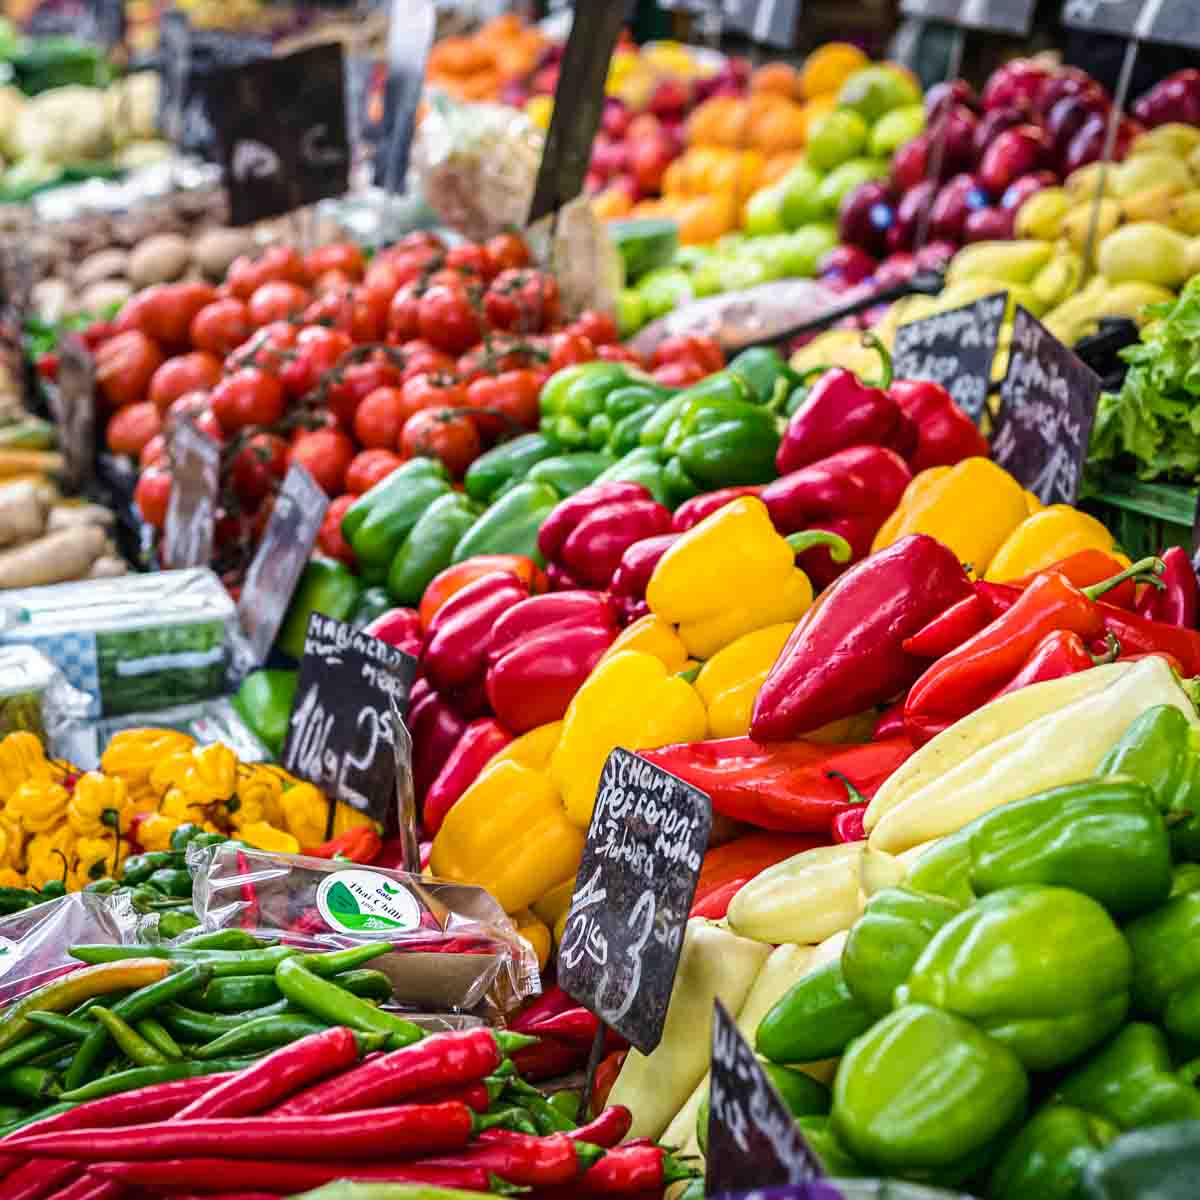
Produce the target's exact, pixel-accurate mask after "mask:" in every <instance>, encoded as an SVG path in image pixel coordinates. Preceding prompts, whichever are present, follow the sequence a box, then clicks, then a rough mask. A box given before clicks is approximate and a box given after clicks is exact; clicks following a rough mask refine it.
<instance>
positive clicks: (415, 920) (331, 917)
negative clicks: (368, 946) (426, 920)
mask: <svg viewBox="0 0 1200 1200" xmlns="http://www.w3.org/2000/svg"><path fill="white" fill-rule="evenodd" d="M317 909H318V911H319V912H320V914H321V916H322V917H324V918H325V923H326V924H327V925H329V927H330V928H331V929H335V930H337V931H338V932H339V933H392V932H395V931H397V930H399V931H400V932H405V931H407V930H409V929H416V928H417V927H418V926H419V925H420V924H421V906H420V905H419V904H418V903H417V901H416V898H415V897H414V896H413V894H412V893H411V892H410V891H409V890H408V889H407V888H406V887H403V886H402V885H400V884H397V883H393V882H392V880H390V879H389V878H388V877H387V876H386V875H380V874H379V873H378V872H376V871H335V872H334V873H333V874H332V875H326V876H325V878H324V879H323V880H322V881H321V886H320V887H319V888H318V889H317Z"/></svg>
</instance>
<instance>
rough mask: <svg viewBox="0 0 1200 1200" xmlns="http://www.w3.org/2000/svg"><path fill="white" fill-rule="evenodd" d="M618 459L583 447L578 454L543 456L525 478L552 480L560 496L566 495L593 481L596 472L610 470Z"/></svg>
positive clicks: (552, 484)
mask: <svg viewBox="0 0 1200 1200" xmlns="http://www.w3.org/2000/svg"><path fill="white" fill-rule="evenodd" d="M603 444H604V443H603V442H601V445H603ZM616 461H617V460H616V459H615V458H613V456H612V455H611V454H604V453H601V452H599V451H587V450H580V451H578V452H577V453H575V454H559V455H556V456H555V457H554V458H544V459H542V461H541V462H540V463H538V464H537V465H536V466H535V467H534V468H533V469H532V470H531V471H530V472H529V474H528V475H527V476H526V477H525V478H526V480H527V481H528V482H530V483H546V484H549V485H550V487H552V488H553V489H554V490H555V491H556V492H557V493H558V495H559V497H560V498H562V499H565V498H566V497H567V496H573V495H574V494H575V493H576V492H579V491H582V490H583V489H584V488H585V487H587V486H588V485H589V484H591V483H594V482H595V481H596V476H598V475H599V474H601V473H602V472H604V471H607V470H608V468H609V467H611V466H612V465H613V463H615V462H616Z"/></svg>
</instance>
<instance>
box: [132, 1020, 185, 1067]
mask: <svg viewBox="0 0 1200 1200" xmlns="http://www.w3.org/2000/svg"><path fill="white" fill-rule="evenodd" d="M136 1029H137V1032H138V1033H139V1034H140V1035H141V1036H142V1037H143V1038H144V1039H145V1040H146V1041H147V1042H148V1043H149V1044H150V1045H151V1046H153V1047H154V1049H155V1050H157V1051H158V1052H159V1054H161V1055H162V1056H163V1057H164V1058H165V1059H166V1060H167V1061H168V1062H180V1061H182V1059H183V1057H184V1054H183V1050H182V1048H181V1047H180V1045H179V1043H178V1042H177V1041H176V1040H175V1039H174V1038H173V1037H172V1036H171V1035H170V1034H169V1033H168V1032H167V1031H166V1029H165V1028H164V1027H163V1026H162V1024H161V1023H160V1022H158V1021H156V1020H155V1019H154V1018H153V1017H143V1018H142V1019H141V1020H140V1021H139V1022H138V1023H137V1026H136Z"/></svg>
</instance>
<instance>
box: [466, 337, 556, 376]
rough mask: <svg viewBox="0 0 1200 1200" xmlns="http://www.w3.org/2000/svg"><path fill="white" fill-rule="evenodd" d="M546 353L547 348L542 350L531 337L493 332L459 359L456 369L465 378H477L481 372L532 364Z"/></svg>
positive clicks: (508, 369)
mask: <svg viewBox="0 0 1200 1200" xmlns="http://www.w3.org/2000/svg"><path fill="white" fill-rule="evenodd" d="M547 355H548V352H547V351H543V350H540V349H539V348H538V347H537V346H535V345H534V344H533V340H532V339H530V338H519V337H514V336H513V335H512V334H510V333H493V334H489V335H488V337H487V339H486V340H485V341H484V342H482V343H481V344H480V345H478V346H476V347H475V348H474V349H473V350H468V351H467V352H466V354H464V355H463V356H462V357H461V358H460V359H459V360H458V366H457V371H458V374H459V375H461V376H462V377H463V378H464V379H478V378H479V376H480V375H498V374H500V373H501V372H504V371H518V370H520V369H521V368H522V367H532V366H534V365H535V364H537V363H538V362H539V361H544V360H545V359H546V357H547Z"/></svg>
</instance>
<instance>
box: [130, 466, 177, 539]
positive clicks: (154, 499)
mask: <svg viewBox="0 0 1200 1200" xmlns="http://www.w3.org/2000/svg"><path fill="white" fill-rule="evenodd" d="M133 502H134V504H135V505H136V506H137V510H138V512H139V513H141V516H142V520H143V521H145V522H146V524H147V525H149V526H151V527H152V528H154V529H161V528H162V527H163V526H164V525H165V524H166V523H167V508H168V506H169V505H170V503H171V472H170V471H168V470H167V468H166V467H147V468H146V470H144V471H143V472H142V473H141V475H140V476H139V477H138V481H137V486H136V487H135V488H134V489H133Z"/></svg>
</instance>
